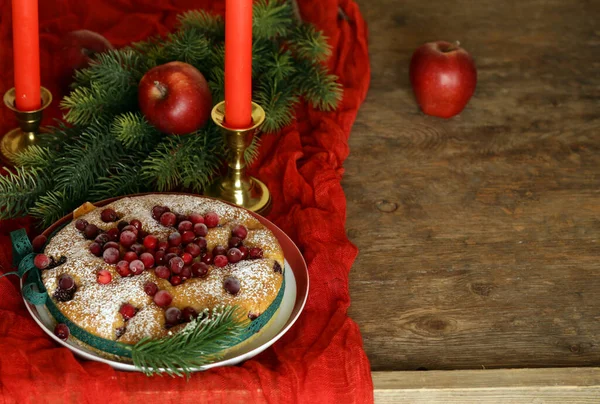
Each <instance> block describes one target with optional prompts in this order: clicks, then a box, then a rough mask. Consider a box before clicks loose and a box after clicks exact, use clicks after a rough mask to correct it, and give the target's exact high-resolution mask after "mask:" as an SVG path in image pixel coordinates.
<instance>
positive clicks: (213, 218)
mask: <svg viewBox="0 0 600 404" xmlns="http://www.w3.org/2000/svg"><path fill="white" fill-rule="evenodd" d="M204 224H206V227H208V228H212V227H217V226H218V224H219V215H217V214H216V213H215V212H208V213H207V214H206V215H204Z"/></svg>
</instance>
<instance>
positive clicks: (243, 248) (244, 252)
mask: <svg viewBox="0 0 600 404" xmlns="http://www.w3.org/2000/svg"><path fill="white" fill-rule="evenodd" d="M238 250H240V252H241V253H242V259H243V260H245V259H246V258H248V253H249V250H248V247H246V246H244V245H241V246H239V247H238Z"/></svg>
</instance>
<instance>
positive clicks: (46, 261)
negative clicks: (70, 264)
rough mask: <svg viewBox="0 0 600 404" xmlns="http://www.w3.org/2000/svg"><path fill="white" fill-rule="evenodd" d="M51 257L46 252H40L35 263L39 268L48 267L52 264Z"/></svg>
mask: <svg viewBox="0 0 600 404" xmlns="http://www.w3.org/2000/svg"><path fill="white" fill-rule="evenodd" d="M50 262H51V261H50V257H48V256H47V255H45V254H38V255H36V256H35V258H34V259H33V265H35V266H36V268H38V269H46V268H48V267H49V266H50Z"/></svg>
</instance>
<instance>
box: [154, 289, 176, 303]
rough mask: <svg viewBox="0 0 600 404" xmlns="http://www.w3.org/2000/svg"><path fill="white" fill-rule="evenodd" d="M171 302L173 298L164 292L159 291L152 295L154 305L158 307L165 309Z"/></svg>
mask: <svg viewBox="0 0 600 404" xmlns="http://www.w3.org/2000/svg"><path fill="white" fill-rule="evenodd" d="M172 301H173V296H171V294H170V293H169V292H167V291H166V290H159V291H158V292H156V294H155V295H154V303H156V305H157V306H159V307H167V306H168V305H170V304H171V302H172Z"/></svg>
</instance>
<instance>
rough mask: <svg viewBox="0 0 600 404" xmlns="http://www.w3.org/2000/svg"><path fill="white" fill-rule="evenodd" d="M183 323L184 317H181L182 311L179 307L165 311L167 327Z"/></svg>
mask: <svg viewBox="0 0 600 404" xmlns="http://www.w3.org/2000/svg"><path fill="white" fill-rule="evenodd" d="M181 321H183V316H182V315H181V310H179V309H178V308H177V307H169V308H168V309H167V310H165V322H166V323H167V325H170V326H174V325H177V324H179V323H181Z"/></svg>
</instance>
